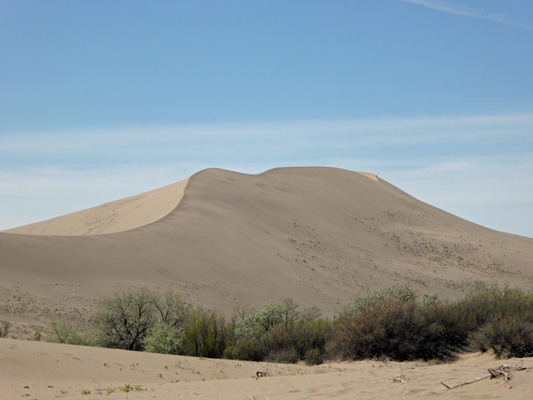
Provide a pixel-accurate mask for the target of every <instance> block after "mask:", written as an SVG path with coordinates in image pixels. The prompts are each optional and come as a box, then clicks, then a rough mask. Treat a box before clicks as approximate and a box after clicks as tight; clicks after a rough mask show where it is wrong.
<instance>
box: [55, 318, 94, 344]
mask: <svg viewBox="0 0 533 400" xmlns="http://www.w3.org/2000/svg"><path fill="white" fill-rule="evenodd" d="M46 341H47V342H51V343H65V344H75V345H81V346H94V345H95V344H96V343H95V340H94V339H92V338H90V337H89V336H88V335H87V334H84V333H80V332H79V331H78V330H77V329H75V328H74V327H73V326H72V325H71V324H70V323H69V322H67V321H51V322H50V323H49V325H48V329H47V330H46Z"/></svg>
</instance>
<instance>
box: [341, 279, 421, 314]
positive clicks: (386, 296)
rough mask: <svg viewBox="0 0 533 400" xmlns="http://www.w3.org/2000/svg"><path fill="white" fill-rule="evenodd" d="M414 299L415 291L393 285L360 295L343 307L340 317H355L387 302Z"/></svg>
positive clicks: (405, 286)
mask: <svg viewBox="0 0 533 400" xmlns="http://www.w3.org/2000/svg"><path fill="white" fill-rule="evenodd" d="M415 299H416V291H415V290H414V289H412V288H411V287H410V286H409V285H400V284H398V285H394V286H392V287H390V288H385V289H381V290H377V291H375V292H374V293H370V294H366V295H360V296H358V297H357V298H356V299H355V300H354V301H352V302H351V303H349V304H348V305H347V306H346V307H344V312H343V313H342V314H341V316H340V317H341V318H342V317H355V316H357V315H358V314H359V313H361V312H363V311H365V310H366V309H368V308H370V307H373V306H376V305H378V304H380V303H382V302H385V301H389V300H398V301H402V302H407V301H410V300H415Z"/></svg>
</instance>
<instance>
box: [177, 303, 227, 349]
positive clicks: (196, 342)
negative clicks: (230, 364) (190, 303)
mask: <svg viewBox="0 0 533 400" xmlns="http://www.w3.org/2000/svg"><path fill="white" fill-rule="evenodd" d="M231 336H232V332H230V330H229V329H228V325H227V324H226V321H225V319H224V318H223V317H220V316H217V315H216V314H215V313H214V312H209V311H206V310H204V309H202V308H200V307H199V308H197V309H196V310H195V311H194V312H193V313H192V315H191V316H190V317H189V320H188V323H187V324H186V326H185V327H184V329H183V339H182V341H183V354H185V355H189V356H197V357H209V358H220V357H222V355H223V354H224V351H225V349H226V346H227V344H228V342H229V341H230V340H231Z"/></svg>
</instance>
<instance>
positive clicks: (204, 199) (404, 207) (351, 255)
mask: <svg viewBox="0 0 533 400" xmlns="http://www.w3.org/2000/svg"><path fill="white" fill-rule="evenodd" d="M14 232H17V233H14ZM44 233H47V234H44ZM51 233H53V235H51ZM532 259H533V239H531V238H526V237H521V236H516V235H511V234H506V233H501V232H496V231H493V230H490V229H487V228H484V227H482V226H479V225H476V224H473V223H470V222H468V221H465V220H463V219H460V218H458V217H456V216H454V215H451V214H449V213H446V212H445V211H442V210H440V209H437V208H435V207H432V206H431V205H428V204H426V203H423V202H421V201H419V200H417V199H415V198H413V197H411V196H409V195H408V194H407V193H405V192H403V191H401V190H400V189H398V188H397V187H395V186H393V185H391V184H390V183H388V182H386V181H384V180H382V179H380V178H378V177H377V176H375V175H373V174H369V173H358V172H353V171H347V170H341V169H336V168H280V169H274V170H270V171H267V172H265V173H262V174H259V175H246V174H240V173H236V172H231V171H225V170H219V169H208V170H204V171H201V172H199V173H196V174H195V175H193V176H191V177H190V178H189V179H187V180H185V181H182V182H180V183H177V184H175V185H170V186H167V187H165V188H162V189H158V190H154V191H152V192H148V193H146V194H142V195H139V196H133V197H131V198H128V199H124V200H119V201H117V202H112V203H108V204H105V205H103V206H100V207H96V208H93V209H90V210H86V211H81V212H79V213H74V214H70V215H67V216H64V217H59V218H55V219H53V220H50V221H45V222H42V223H37V224H32V225H28V226H25V227H21V228H17V229H14V230H11V231H10V232H0V273H1V275H2V279H1V280H0V320H8V321H10V322H12V323H13V324H14V327H13V330H12V334H13V335H14V336H15V337H17V338H24V337H31V335H32V334H33V333H34V331H35V330H36V329H39V328H38V327H39V326H40V327H43V326H45V325H46V324H47V323H48V321H50V319H52V318H56V319H57V318H66V319H72V320H81V319H83V318H85V317H87V316H88V315H90V314H91V312H92V311H93V310H94V308H95V306H96V304H97V302H98V299H100V298H101V297H102V296H108V295H111V294H112V293H114V292H115V291H116V290H119V289H123V288H129V287H132V286H133V287H140V286H147V287H149V288H151V289H154V290H160V291H164V290H168V289H173V290H176V291H178V292H179V293H181V294H182V296H183V297H184V298H185V299H186V300H187V301H190V302H193V303H195V302H199V303H201V304H203V305H204V306H207V307H210V308H212V309H214V310H216V311H220V312H222V313H224V314H226V315H231V313H232V312H233V310H234V308H235V307H237V306H238V307H240V308H246V307H248V306H250V305H254V306H262V305H263V304H265V303H266V302H268V301H269V300H271V299H274V300H278V301H279V300H281V299H282V298H283V297H285V296H293V297H294V298H295V299H296V301H297V302H299V303H300V304H302V305H304V306H310V305H318V306H319V307H320V308H321V310H322V311H323V314H324V315H326V316H333V315H335V314H336V313H338V312H339V311H340V310H341V309H342V307H343V305H344V304H346V303H347V302H348V301H350V300H351V299H352V298H353V297H354V296H355V295H356V294H357V293H360V292H361V291H364V290H367V289H376V288H382V287H385V286H390V285H393V284H395V283H408V284H410V285H412V286H413V287H414V288H416V289H418V290H419V291H437V292H439V293H440V295H441V296H443V297H451V298H453V297H459V296H462V295H463V294H464V292H465V290H467V289H468V287H469V285H471V284H472V282H473V281H474V280H485V281H489V282H498V283H500V284H509V285H511V286H518V287H521V288H529V287H531V286H532V284H533V269H532V265H531V260H532Z"/></svg>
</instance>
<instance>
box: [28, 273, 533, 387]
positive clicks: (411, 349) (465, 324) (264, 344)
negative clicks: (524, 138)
mask: <svg viewBox="0 0 533 400" xmlns="http://www.w3.org/2000/svg"><path fill="white" fill-rule="evenodd" d="M92 324H93V327H94V329H95V334H96V338H97V343H98V344H100V345H102V346H105V347H114V348H122V349H129V350H146V351H150V352H157V353H165V354H183V355H190V356H197V357H210V358H220V357H225V358H231V359H241V360H251V361H264V360H267V361H273V362H298V361H300V360H304V361H305V362H306V363H307V364H309V365H315V364H319V363H322V362H323V360H324V359H325V358H331V357H341V358H343V359H368V358H373V359H392V360H398V361H405V360H415V359H422V360H437V361H439V360H448V359H451V358H453V357H454V355H455V354H456V353H457V352H459V351H464V350H466V349H475V350H481V351H486V350H488V349H493V350H494V351H495V352H496V354H497V355H498V356H500V357H511V356H516V357H524V356H533V291H529V292H524V291H521V290H518V289H510V288H507V287H506V288H499V287H498V286H497V285H488V284H485V283H482V282H476V283H474V285H473V286H472V288H471V290H470V291H469V292H468V294H467V295H466V296H465V297H464V298H463V299H461V300H458V301H454V302H450V301H441V300H439V299H438V296H437V295H436V294H435V293H426V294H423V295H422V296H420V297H418V296H417V294H416V292H415V291H414V290H413V289H412V288H410V287H409V286H406V285H396V286H393V287H391V288H387V289H383V290H379V291H376V292H374V293H367V294H365V295H361V296H359V297H358V298H357V299H356V300H355V301H353V302H352V303H350V304H349V305H347V306H346V307H345V309H344V311H343V312H342V313H341V314H340V316H339V317H338V318H337V319H335V320H334V322H331V321H328V320H324V319H320V311H319V310H318V308H316V307H310V308H305V309H303V310H302V309H300V307H299V305H298V304H297V303H296V302H295V301H294V299H293V298H291V297H286V298H285V299H283V300H282V301H281V302H280V303H278V302H274V301H270V302H269V303H267V304H265V306H264V307H263V308H261V309H256V308H250V309H249V310H248V311H247V312H241V313H236V314H235V315H234V317H233V318H232V319H231V320H229V321H227V320H226V319H224V318H223V317H221V316H220V315H218V314H216V313H214V312H212V311H209V310H206V309H203V308H202V307H200V306H198V307H192V306H191V305H189V304H187V303H185V302H183V301H182V300H181V298H180V297H179V296H178V295H177V294H175V293H173V292H170V291H169V292H167V293H165V294H162V295H160V294H156V293H154V292H151V291H149V290H148V289H135V290H129V291H124V292H121V293H117V294H116V295H114V296H112V297H109V298H106V299H104V300H103V301H102V302H101V303H100V304H99V306H98V308H97V311H96V312H95V314H94V315H93V318H92ZM37 334H38V335H39V336H40V331H37ZM88 337H89V336H88V335H84V334H82V333H80V332H78V331H77V330H76V329H74V328H73V327H72V326H71V325H70V324H68V323H65V322H57V321H53V322H51V323H50V326H49V328H48V331H47V340H48V341H55V342H59V343H71V344H91V343H92V342H91V340H90V339H88ZM93 343H94V342H93ZM160 376H161V377H162V374H160ZM130 390H131V388H130Z"/></svg>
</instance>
